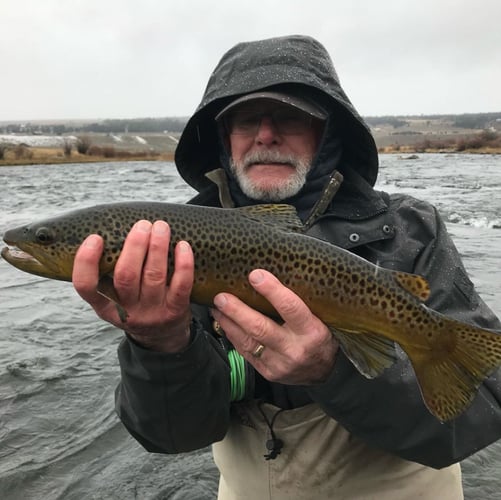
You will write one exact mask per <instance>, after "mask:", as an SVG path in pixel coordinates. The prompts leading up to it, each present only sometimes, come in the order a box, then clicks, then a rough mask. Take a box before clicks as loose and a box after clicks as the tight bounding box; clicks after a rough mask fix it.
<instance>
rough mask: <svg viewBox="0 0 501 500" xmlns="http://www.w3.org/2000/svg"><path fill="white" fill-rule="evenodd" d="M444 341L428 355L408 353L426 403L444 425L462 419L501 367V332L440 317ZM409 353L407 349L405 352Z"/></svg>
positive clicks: (420, 352)
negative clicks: (488, 378)
mask: <svg viewBox="0 0 501 500" xmlns="http://www.w3.org/2000/svg"><path fill="white" fill-rule="evenodd" d="M440 322H441V324H442V325H443V327H442V328H441V330H442V332H443V333H442V335H441V338H447V339H448V340H450V342H449V341H447V342H443V343H442V342H439V344H441V345H438V346H437V347H436V348H435V347H433V350H430V351H428V352H427V353H426V354H424V353H423V352H422V351H419V354H416V353H414V354H413V352H412V351H411V352H407V355H408V356H409V358H410V360H411V363H412V365H413V367H414V371H415V373H416V378H417V380H418V382H419V385H420V388H421V392H422V395H423V399H424V402H425V404H426V406H427V407H428V409H429V410H430V412H431V413H432V414H433V415H435V416H436V417H437V418H438V419H439V420H441V421H447V420H451V419H453V418H455V417H457V416H459V415H460V414H461V413H462V412H463V411H464V410H466V408H467V407H468V406H469V405H470V403H471V402H472V401H473V398H474V397H475V394H476V392H477V390H478V388H479V386H480V385H481V384H482V382H483V381H484V379H485V378H487V377H488V376H489V375H490V374H491V373H492V372H494V371H495V370H496V368H499V366H501V332H496V331H493V330H485V329H482V328H479V327H476V326H473V325H469V324H466V323H461V322H460V321H457V320H454V319H451V318H447V317H445V316H442V315H440ZM405 350H406V351H407V349H405Z"/></svg>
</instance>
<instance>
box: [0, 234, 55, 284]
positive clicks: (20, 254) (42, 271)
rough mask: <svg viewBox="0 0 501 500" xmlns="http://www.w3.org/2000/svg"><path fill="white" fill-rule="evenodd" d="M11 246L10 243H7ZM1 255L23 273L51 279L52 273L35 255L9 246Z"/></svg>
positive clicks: (3, 249)
mask: <svg viewBox="0 0 501 500" xmlns="http://www.w3.org/2000/svg"><path fill="white" fill-rule="evenodd" d="M6 243H7V244H9V242H8V241H6ZM0 255H1V256H2V258H3V259H5V260H6V261H7V262H8V263H9V264H10V265H11V266H14V267H16V268H17V269H20V270H21V271H24V272H27V273H31V274H35V275H36V276H42V277H44V278H50V277H51V273H50V272H49V270H48V269H47V266H45V265H44V264H42V263H41V262H40V261H39V260H37V259H36V258H35V257H33V255H31V254H29V253H28V252H26V251H24V250H21V249H20V248H18V247H16V246H8V247H4V248H2V251H1V252H0Z"/></svg>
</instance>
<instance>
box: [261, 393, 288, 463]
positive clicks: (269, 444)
mask: <svg viewBox="0 0 501 500" xmlns="http://www.w3.org/2000/svg"><path fill="white" fill-rule="evenodd" d="M262 404H263V401H260V402H259V403H258V405H257V407H258V410H259V412H260V413H261V415H262V416H263V418H264V421H265V422H266V425H267V426H268V429H269V430H270V439H268V440H267V441H266V449H267V450H268V452H269V453H267V454H266V455H263V456H264V458H265V459H266V460H275V458H277V457H278V455H280V453H281V451H282V448H283V446H284V442H283V441H282V440H281V439H280V438H278V437H277V436H276V435H275V431H274V430H273V424H274V423H275V420H276V418H277V417H278V415H279V414H280V413H282V412H283V411H284V410H283V408H281V409H280V410H278V411H277V412H276V413H275V414H274V415H273V418H272V419H271V422H270V420H269V419H268V417H267V416H266V414H265V413H264V411H263V409H262V408H261V405H262Z"/></svg>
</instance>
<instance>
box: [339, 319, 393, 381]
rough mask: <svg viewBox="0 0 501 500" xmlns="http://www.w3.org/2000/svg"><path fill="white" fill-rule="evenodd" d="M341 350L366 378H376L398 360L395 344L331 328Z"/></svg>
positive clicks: (377, 337) (386, 340) (378, 338)
mask: <svg viewBox="0 0 501 500" xmlns="http://www.w3.org/2000/svg"><path fill="white" fill-rule="evenodd" d="M330 330H331V332H332V334H333V335H334V336H335V337H336V338H337V340H338V341H339V344H340V346H341V349H342V350H343V352H344V353H345V355H346V356H347V357H348V359H349V360H350V361H351V362H352V363H353V365H354V366H355V368H356V369H357V370H358V371H359V372H360V373H361V374H362V375H363V376H364V377H366V378H375V377H377V376H379V375H381V374H382V373H383V371H384V370H386V369H387V368H389V367H390V366H391V365H392V364H393V363H395V361H396V360H397V353H396V350H395V343H394V342H393V341H391V340H388V339H385V338H383V337H379V336H377V335H374V334H371V333H360V332H355V333H350V332H345V331H342V330H338V329H335V328H332V327H330Z"/></svg>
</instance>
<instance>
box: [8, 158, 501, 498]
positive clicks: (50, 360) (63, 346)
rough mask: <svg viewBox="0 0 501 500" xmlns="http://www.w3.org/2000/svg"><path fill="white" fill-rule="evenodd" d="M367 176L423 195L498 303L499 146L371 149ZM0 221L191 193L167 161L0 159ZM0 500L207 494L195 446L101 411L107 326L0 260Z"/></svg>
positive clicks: (492, 457) (482, 492)
mask: <svg viewBox="0 0 501 500" xmlns="http://www.w3.org/2000/svg"><path fill="white" fill-rule="evenodd" d="M381 164H382V166H381V175H380V180H379V183H378V187H379V188H380V189H382V190H386V191H389V192H397V191H399V192H407V193H410V194H412V195H414V196H416V197H418V198H421V199H427V200H429V201H431V202H433V203H434V204H435V205H437V206H438V207H439V209H440V211H441V213H442V214H443V215H444V217H445V219H446V220H447V221H448V222H449V229H450V231H451V233H452V234H453V236H454V238H455V241H456V244H457V245H458V248H459V249H460V251H461V253H462V255H463V256H464V261H465V264H466V266H467V268H468V270H469V272H470V273H471V275H472V278H473V280H474V282H475V284H476V286H477V288H478V289H479V291H480V293H481V294H482V296H483V298H484V299H485V300H486V302H487V303H488V304H489V305H490V306H491V307H492V308H493V309H494V310H495V311H496V312H497V313H498V314H500V313H501V306H500V305H499V304H500V303H501V284H500V279H499V262H500V261H501V250H500V249H501V230H500V229H498V228H500V227H501V221H500V217H501V216H500V214H501V157H495V156H483V157H480V156H469V155H457V156H452V157H446V156H443V155H425V156H422V157H421V158H419V159H418V160H412V161H411V160H403V159H399V158H398V157H397V156H389V155H382V157H381ZM0 180H1V186H2V187H1V193H2V196H1V197H0V233H3V232H4V230H5V229H6V228H7V227H10V226H15V225H19V224H22V223H25V222H29V221H32V220H34V219H38V218H42V217H46V216H49V215H54V214H57V213H60V212H62V211H65V210H70V209H74V208H80V207H84V206H89V205H93V204H96V203H108V202H113V201H123V200H158V201H169V202H184V201H186V200H187V199H189V198H190V196H191V195H192V194H193V191H192V190H191V189H190V188H188V187H187V186H186V185H185V184H184V182H183V181H182V180H181V179H180V178H179V176H178V175H177V173H176V171H175V169H174V167H173V166H172V164H169V163H160V162H158V163H156V162H155V163H148V162H137V163H115V164H109V163H106V164H92V165H89V164H81V165H65V166H61V165H54V166H26V167H3V168H0ZM0 276H1V280H0V498H1V499H2V500H18V499H19V498H24V499H26V500H28V499H41V498H43V499H65V500H66V499H74V500H82V499H121V500H122V499H133V498H138V499H154V498H155V499H160V498H165V499H167V498H168V499H173V500H190V499H193V500H203V499H209V498H214V497H215V496H216V490H217V473H216V469H215V466H214V465H213V463H212V460H211V458H210V452H209V450H202V451H199V452H195V453H190V454H186V455H179V456H164V455H155V454H148V453H146V452H145V451H144V450H143V449H142V448H141V447H140V446H139V445H138V444H136V442H135V441H134V440H133V439H132V438H131V437H130V436H129V435H128V434H127V433H126V431H124V429H123V428H122V426H121V424H120V423H119V422H118V419H117V417H116V416H115V413H114V409H113V392H114V388H115V386H116V384H117V382H118V379H119V369H118V363H117V361H116V348H117V344H118V342H119V340H120V338H121V335H122V334H121V333H120V332H119V331H117V330H115V329H114V328H112V327H111V326H108V325H106V324H104V323H102V322H101V321H100V320H98V319H97V318H96V317H95V316H94V314H93V313H92V312H91V311H90V310H89V307H88V306H87V305H86V304H85V303H83V302H82V301H81V300H80V299H79V298H78V297H77V296H76V293H75V292H74V291H73V288H72V287H71V285H70V284H69V283H61V282H56V281H53V280H46V279H43V278H37V277H35V276H31V275H29V274H26V273H21V272H19V271H17V270H15V269H14V268H13V267H11V266H9V265H8V264H7V263H5V262H4V261H0ZM500 457H501V446H500V445H499V444H495V445H493V446H491V447H490V448H488V449H487V450H483V451H481V452H480V453H478V454H476V455H475V456H474V457H472V458H470V459H468V460H467V461H465V462H464V463H463V472H464V482H465V493H466V497H467V498H469V499H477V498H496V496H495V495H496V494H498V492H499V491H500V489H501V472H500V467H499V463H500Z"/></svg>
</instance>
